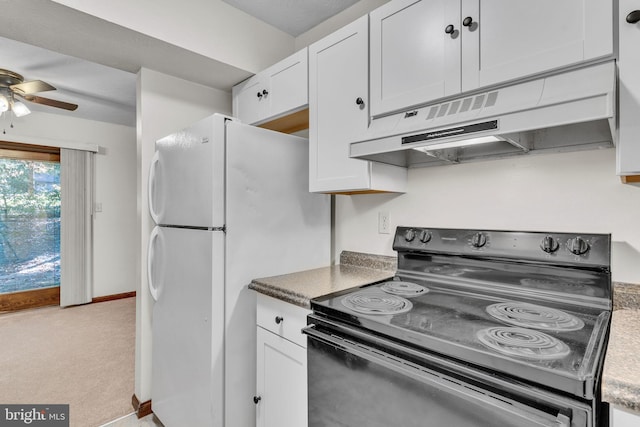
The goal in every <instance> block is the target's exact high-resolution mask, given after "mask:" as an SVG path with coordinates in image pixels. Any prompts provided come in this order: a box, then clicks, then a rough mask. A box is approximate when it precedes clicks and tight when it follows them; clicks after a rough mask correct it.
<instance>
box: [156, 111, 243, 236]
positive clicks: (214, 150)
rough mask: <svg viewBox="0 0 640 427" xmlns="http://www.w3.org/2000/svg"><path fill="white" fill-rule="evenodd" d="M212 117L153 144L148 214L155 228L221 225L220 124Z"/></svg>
mask: <svg viewBox="0 0 640 427" xmlns="http://www.w3.org/2000/svg"><path fill="white" fill-rule="evenodd" d="M227 120H232V119H230V118H228V117H225V116H222V115H219V114H215V115H213V116H210V117H207V118H205V119H203V120H200V121H199V122H197V123H195V124H194V125H192V126H190V127H188V128H185V129H182V130H181V131H179V132H176V133H174V134H171V135H169V136H166V137H164V138H162V139H159V140H158V141H156V152H155V154H154V157H153V159H152V161H151V167H150V170H149V188H148V192H149V211H150V213H151V216H152V218H153V220H154V221H155V223H156V224H161V225H178V226H191V227H208V228H215V227H222V226H224V223H225V220H224V155H225V152H224V123H225V121H227Z"/></svg>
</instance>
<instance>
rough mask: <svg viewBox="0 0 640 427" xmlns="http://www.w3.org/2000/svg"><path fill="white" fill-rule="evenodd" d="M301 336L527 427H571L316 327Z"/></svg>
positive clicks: (558, 418) (567, 421) (558, 416)
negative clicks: (513, 418)
mask: <svg viewBox="0 0 640 427" xmlns="http://www.w3.org/2000/svg"><path fill="white" fill-rule="evenodd" d="M302 332H303V333H304V334H306V335H308V336H309V338H311V339H316V340H319V341H321V342H324V343H325V344H328V345H331V346H333V347H337V348H339V349H341V350H343V351H345V352H347V353H350V354H352V355H354V356H357V357H360V358H362V359H365V360H368V361H370V362H373V363H376V364H378V365H381V366H384V367H386V368H388V369H391V370H393V371H395V372H397V373H400V374H402V375H407V376H409V377H410V378H413V379H414V380H417V381H420V382H423V383H425V384H428V385H430V386H432V387H435V388H437V389H439V390H442V391H445V392H448V393H451V394H454V395H457V396H459V397H461V398H463V399H464V400H467V401H472V402H476V403H477V404H481V405H490V406H492V407H494V408H496V409H497V410H500V411H502V412H506V413H509V414H511V415H513V416H516V417H518V418H520V419H522V420H526V422H527V425H529V426H539V427H570V426H571V420H570V419H569V417H567V416H566V415H565V414H562V413H559V412H555V411H554V412H555V414H556V415H555V417H554V415H553V414H549V413H548V412H544V411H539V410H536V409H534V408H526V409H525V408H523V407H518V406H516V405H513V404H511V403H509V402H506V401H505V400H503V399H504V398H498V397H493V396H492V395H491V394H490V393H489V392H485V391H481V390H479V389H475V388H473V386H471V385H469V384H464V383H462V382H461V381H459V380H457V379H455V378H452V377H449V376H447V375H445V374H442V373H440V372H437V371H433V370H430V369H427V368H425V367H423V366H420V365H417V364H415V363H412V362H409V361H407V360H402V359H400V358H398V357H395V356H392V355H389V354H386V353H384V352H383V351H381V350H379V349H377V348H373V347H370V346H368V345H366V344H364V343H360V342H355V341H351V340H348V339H345V338H342V337H340V336H338V335H333V334H331V335H329V334H326V333H324V332H321V331H319V330H317V329H316V325H315V324H310V325H308V326H307V327H306V328H304V329H302Z"/></svg>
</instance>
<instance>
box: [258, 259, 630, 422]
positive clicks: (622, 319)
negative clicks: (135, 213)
mask: <svg viewBox="0 0 640 427" xmlns="http://www.w3.org/2000/svg"><path fill="white" fill-rule="evenodd" d="M396 266H397V264H396V258H395V257H389V256H382V255H369V254H361V253H357V252H348V251H345V252H343V253H342V254H340V264H337V265H332V266H328V267H322V268H316V269H313V270H305V271H300V272H295V273H291V274H284V275H280V276H272V277H265V278H260V279H254V280H253V281H252V282H251V284H249V289H253V290H255V291H257V292H260V293H262V294H265V295H268V296H271V297H274V298H278V299H280V300H283V301H286V302H289V303H291V304H295V305H298V306H300V307H305V308H310V304H309V301H310V300H311V299H313V298H316V297H319V296H322V295H326V294H329V293H333V292H338V291H342V290H346V289H350V288H354V287H358V286H362V285H366V284H368V283H373V282H378V281H382V280H386V279H389V278H391V277H393V275H394V274H395V271H396ZM613 307H614V311H613V315H612V321H611V330H610V337H609V344H608V347H607V354H606V358H605V364H604V373H603V376H602V400H603V401H605V402H609V403H610V404H612V405H614V406H617V407H620V408H622V409H625V410H628V411H633V412H635V413H638V414H640V284H627V283H614V294H613Z"/></svg>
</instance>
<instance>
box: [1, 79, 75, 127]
mask: <svg viewBox="0 0 640 427" xmlns="http://www.w3.org/2000/svg"><path fill="white" fill-rule="evenodd" d="M50 90H56V88H55V87H53V86H52V85H50V84H49V83H47V82H43V81H42V80H31V81H26V82H25V81H24V78H23V77H22V76H21V75H20V74H18V73H15V72H13V71H9V70H4V69H1V68H0V114H2V113H3V112H5V111H8V110H11V111H13V113H14V114H15V115H16V116H17V117H21V116H24V115H26V114H29V113H30V111H29V109H28V108H27V106H26V105H24V104H23V103H22V102H20V101H19V100H16V97H18V98H22V99H24V100H25V101H29V102H33V103H36V104H41V105H47V106H49V107H55V108H62V109H63V110H68V111H75V109H76V108H78V106H77V105H76V104H71V103H68V102H63V101H56V100H55V99H49V98H43V97H41V96H36V95H34V94H36V93H40V92H47V91H50Z"/></svg>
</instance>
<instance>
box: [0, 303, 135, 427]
mask: <svg viewBox="0 0 640 427" xmlns="http://www.w3.org/2000/svg"><path fill="white" fill-rule="evenodd" d="M134 352H135V298H126V299H121V300H115V301H109V302H101V303H96V304H88V305H83V306H77V307H70V308H64V309H61V308H59V307H46V308H39V309H33V310H26V311H22V312H16V313H9V314H2V315H0V402H2V403H19V404H69V405H70V406H69V412H70V416H69V418H70V426H71V427H96V426H100V425H102V424H104V423H106V422H108V421H110V420H114V419H116V418H119V417H122V416H124V415H126V414H128V413H131V411H132V406H131V396H132V395H133V392H134Z"/></svg>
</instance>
